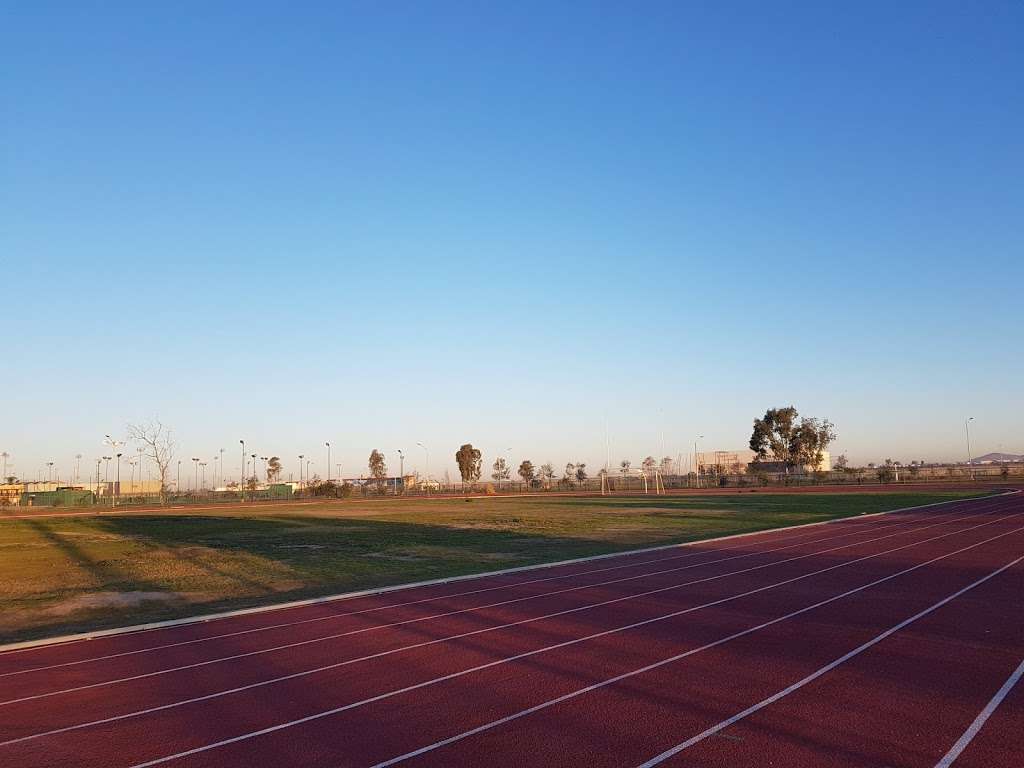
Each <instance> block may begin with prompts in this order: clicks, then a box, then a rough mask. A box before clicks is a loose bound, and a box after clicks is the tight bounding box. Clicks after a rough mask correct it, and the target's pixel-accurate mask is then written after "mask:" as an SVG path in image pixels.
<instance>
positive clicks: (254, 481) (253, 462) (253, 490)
mask: <svg viewBox="0 0 1024 768" xmlns="http://www.w3.org/2000/svg"><path fill="white" fill-rule="evenodd" d="M250 458H251V459H252V492H253V493H256V482H257V480H258V478H257V477H256V454H255V453H254V454H251V455H250Z"/></svg>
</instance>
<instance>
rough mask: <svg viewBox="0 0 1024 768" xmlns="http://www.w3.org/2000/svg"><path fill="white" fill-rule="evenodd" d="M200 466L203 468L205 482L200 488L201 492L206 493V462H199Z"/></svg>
mask: <svg viewBox="0 0 1024 768" xmlns="http://www.w3.org/2000/svg"><path fill="white" fill-rule="evenodd" d="M199 466H200V467H202V468H203V481H202V483H201V484H200V486H199V488H200V489H201V490H204V491H205V490H206V462H205V461H200V462H199Z"/></svg>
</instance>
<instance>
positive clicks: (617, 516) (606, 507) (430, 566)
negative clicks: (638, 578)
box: [0, 493, 971, 642]
mask: <svg viewBox="0 0 1024 768" xmlns="http://www.w3.org/2000/svg"><path fill="white" fill-rule="evenodd" d="M967 495H971V494H957V493H929V494H921V493H893V494H875V493H871V494H867V493H860V494H835V493H831V494H809V493H801V494H793V495H769V494H761V495H758V494H750V495H735V496H706V497H694V496H680V497H623V498H614V497H608V498H593V497H591V498H571V497H555V498H550V497H549V498H536V497H529V498H473V499H472V500H470V501H468V502H467V501H465V500H462V499H455V500H451V499H449V500H437V501H422V500H416V501H402V500H396V501H373V502H358V501H347V502H338V503H333V504H324V505H316V506H310V507H290V508H288V509H287V513H282V511H281V510H274V509H273V508H272V507H262V508H256V509H254V510H252V511H249V510H246V511H244V512H243V511H237V510H235V511H231V510H224V511H218V512H215V513H186V514H179V515H131V516H108V517H77V518H75V517H69V518H36V519H26V520H6V521H2V522H0V642H5V641H13V640H21V639H29V638H36V637H42V636H48V635H55V634H61V633H65V632H77V631H83V630H87V629H98V628H103V627H110V626H119V625H124V624H131V623H138V622H143V621H153V620H160V619H168V618H174V617H181V616H189V615H194V614H197V613H204V612H212V611H216V610H224V609H228V608H239V607H246V606H252V605H260V604H267V603H274V602H281V601H284V600H293V599H298V598H302V597H309V596H314V595H323V594H331V593H336V592H345V591H349V590H355V589H363V588H368V587H376V586H383V585H389V584H400V583H403V582H408V581H418V580H423V579H431V578H439V577H444V576H453V575H460V574H467V573H474V572H481V571H488V570H495V569H498V568H508V567H513V566H518V565H528V564H533V563H541V562H550V561H554V560H561V559H565V558H572V557H583V556H586V555H594V554H602V553H606V552H613V551H617V550H624V549H632V548H636V547H643V546H652V545H657V544H666V543H674V542H685V541H694V540H697V539H704V538H709V537H713V536H723V535H728V534H733V533H742V532H748V531H756V530H763V529H766V528H775V527H781V526H788V525H797V524H800V523H809V522H816V521H822V520H829V519H833V518H838V517H847V516H851V515H859V514H866V513H870V512H880V511H884V510H889V509H896V508H900V507H907V506H913V505H917V504H927V503H930V502H935V501H945V500H949V499H955V498H963V497H965V496H967ZM130 593H145V594H142V595H140V594H134V595H132V594H130ZM119 600H121V601H123V600H128V602H130V603H132V604H128V605H115V604H113V603H116V602H117V601H119Z"/></svg>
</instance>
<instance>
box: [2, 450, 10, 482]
mask: <svg viewBox="0 0 1024 768" xmlns="http://www.w3.org/2000/svg"><path fill="white" fill-rule="evenodd" d="M0 455H2V456H3V459H4V476H3V481H4V482H5V483H6V482H7V460H8V459H9V458H11V454H9V453H8V452H7V451H4V452H3V454H0Z"/></svg>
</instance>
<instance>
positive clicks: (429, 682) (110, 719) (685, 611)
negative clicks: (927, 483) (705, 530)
mask: <svg viewBox="0 0 1024 768" xmlns="http://www.w3.org/2000/svg"><path fill="white" fill-rule="evenodd" d="M1021 514H1024V513H1015V514H1013V515H1008V516H1006V517H1003V518H1000V519H998V520H995V521H991V522H988V523H982V524H981V525H977V526H973V527H971V528H967V529H961V530H958V531H952V532H950V533H946V534H941V535H939V536H934V537H931V538H928V539H925V540H923V541H918V542H913V543H911V544H906V545H903V546H900V547H896V548H893V549H890V550H886V551H884V552H878V553H875V554H873V555H866V556H864V557H861V558H858V559H856V560H852V561H850V562H847V563H839V564H837V565H833V566H829V567H828V568H823V569H821V570H819V571H814V572H812V573H808V574H804V575H802V576H797V577H794V578H790V579H786V580H784V581H780V582H776V583H775V584H769V585H767V586H764V587H759V588H757V589H753V590H749V591H747V592H744V593H741V594H738V595H732V596H730V597H726V598H721V599H718V600H714V601H711V602H708V603H704V604H701V605H697V606H691V607H689V608H685V609H682V610H679V611H674V612H672V613H669V614H665V615H663V616H657V617H654V618H651V619H645V620H643V621H638V622H634V623H632V624H629V625H626V626H622V627H617V628H615V629H610V630H604V631H602V632H596V633H593V634H590V635H587V636H585V637H580V638H575V639H572V640H567V641H564V642H561V643H557V644H554V645H549V646H546V647H543V648H539V649H534V650H532V651H527V652H524V653H520V654H517V655H515V656H511V657H507V658H504V659H497V660H495V661H492V662H488V663H486V664H482V665H479V666H476V667H472V668H469V669H466V670H462V671H459V672H455V673H452V674H449V675H444V676H442V677H438V678H435V679H433V680H427V681H424V682H421V683H417V684H415V685H412V686H408V687H406V688H401V689H398V690H393V691H390V692H387V693H383V694H379V695H377V696H374V697H371V698H368V699H364V700H363V701H358V702H354V703H351V704H347V705H344V706H342V707H338V708H335V709H332V710H328V711H327V712H321V713H317V714H315V715H311V716H309V717H306V718H302V719H300V720H295V721H291V722H289V723H284V724H280V725H277V726H272V727H270V728H269V729H264V730H262V731H257V732H254V733H250V734H243V735H242V736H238V737H234V738H232V739H228V740H226V741H222V742H217V743H215V744H212V745H207V746H205V747H200V748H196V749H193V750H189V751H187V752H184V753H179V754H178V755H173V756H170V757H167V758H162V759H160V760H157V761H155V762H151V763H145V765H155V764H157V763H159V762H165V761H166V760H171V759H174V758H176V757H182V756H185V755H190V754H194V753H196V752H202V751H206V750H207V749H213V748H215V747H218V746H223V745H225V744H229V743H233V742H236V741H241V740H243V739H247V738H251V737H253V736H258V735H261V734H264V733H269V732H272V731H276V730H281V729H283V728H286V727H290V726H292V725H298V724H300V723H304V722H309V721H310V720H316V719H319V718H321V717H326V716H328V715H332V714H337V713H339V712H343V711H346V710H349V709H355V708H356V707H360V706H363V705H366V704H370V703H373V702H376V701H380V700H382V699H387V698H390V697H392V696H396V695H399V694H401V693H406V692H408V691H413V690H417V689H419V688H425V687H427V686H429V685H434V684H436V683H440V682H444V681H446V680H451V679H454V678H458V677H462V676H464V675H467V674H470V673H472V672H477V671H480V670H483V669H488V668H491V667H496V666H499V665H502V664H507V663H510V662H513V661H517V660H519V659H523V658H527V657H531V656H535V655H537V654H540V653H545V652H547V651H551V650H556V649H558V648H564V647H567V646H571V645H576V644H578V643H582V642H584V641H587V640H592V639H595V638H598V637H605V636H608V635H612V634H616V633H619V632H623V631H627V630H630V629H635V628H637V627H641V626H645V625H648V624H653V623H656V622H659V621H664V620H666V619H671V618H675V617H677V616H682V615H684V614H689V613H693V612H695V611H698V610H702V609H704V608H709V607H713V606H717V605H722V604H724V603H728V602H731V601H733V600H737V599H740V598H743V597H748V596H750V595H754V594H758V593H761V592H765V591H767V590H769V589H774V588H776V587H780V586H784V585H786V584H792V583H794V582H797V581H801V580H803V579H807V578H810V577H812V576H817V575H820V574H822V573H826V572H829V571H834V570H836V569H839V568H844V567H846V566H848V565H853V564H855V563H858V562H862V561H864V560H871V559H873V558H876V557H881V556H883V555H886V554H891V553H892V552H897V551H901V550H904V549H909V548H911V547H914V546H918V545H920V544H925V543H928V542H930V541H934V540H937V539H943V538H947V537H949V536H953V535H957V534H960V533H965V532H966V531H970V530H974V529H975V528H983V527H985V526H988V525H992V524H994V523H997V522H1003V521H1005V520H1007V519H1010V518H1012V517H1018V516H1019V515H1021ZM1021 530H1024V528H1018V529H1014V530H1012V531H1008V532H1005V533H1002V534H998V535H997V536H993V537H991V538H989V539H985V540H984V541H982V542H979V543H977V544H973V545H970V546H968V547H964V548H962V549H960V550H957V551H956V552H952V553H949V554H947V555H943V556H940V557H937V558H934V559H933V560H930V561H928V563H925V564H922V565H918V566H914V567H912V568H909V569H907V570H906V571H903V572H901V573H908V572H910V571H913V570H917V568H920V567H923V565H927V564H930V563H932V562H935V561H937V560H942V559H945V558H946V557H951V556H953V555H955V554H958V553H960V552H964V551H967V550H969V549H973V548H974V547H977V546H981V545H982V544H985V543H988V542H989V541H993V540H995V539H998V538H1001V537H1003V536H1007V535H1010V534H1011V533H1016V532H1019V531H1021ZM897 575H900V574H895V575H893V576H889V577H885V578H883V579H881V580H879V581H878V582H877V583H881V582H882V581H886V580H888V579H890V578H895V576H897ZM869 586H870V585H869ZM864 588H866V587H864ZM855 591H857V590H855ZM850 594H852V592H851V593H850ZM621 599H624V598H618V599H617V600H611V601H608V602H617V601H618V600H621ZM836 599H838V598H836ZM826 602H828V601H826ZM822 604H824V603H822ZM807 610H810V609H807ZM570 612H572V611H566V612H563V613H570ZM556 615H557V614H556ZM794 615H797V614H794ZM536 620H539V619H528V620H524V621H520V622H514V623H512V624H510V625H508V626H516V625H520V624H526V623H529V622H530V621H536ZM500 628H501V627H493V628H488V629H485V630H476V631H474V632H467V633H464V634H463V635H456V636H454V637H452V638H443V639H439V640H432V641H427V642H424V643H419V644H417V645H414V646H409V648H415V647H423V646H428V645H433V644H436V643H438V642H443V641H445V640H451V639H456V638H458V637H464V636H468V635H475V634H481V633H483V632H487V631H492V630H494V629H500ZM409 648H399V649H393V650H391V651H382V652H380V653H377V654H373V655H371V656H367V657H363V658H360V659H350V660H348V661H344V662H339V663H337V664H332V665H328V666H326V667H322V668H319V669H316V670H307V671H305V672H299V673H294V674H291V675H286V676H284V677H281V678H278V679H275V680H269V681H263V682H260V683H253V684H250V685H246V686H241V687H239V688H236V689H232V690H230V691H221V692H218V693H214V694H208V695H206V696H198V697H195V698H192V699H187V700H183V701H178V702H173V703H171V704H164V705H160V706H156V707H150V708H148V709H144V710H139V711H137V712H129V713H125V714H122V715H116V716H113V717H108V718H103V719H101V720H95V721H91V722H86V723H79V724H77V725H72V726H66V727H63V728H58V729H53V730H50V731H45V732H41V733H36V734H31V735H29V736H23V737H19V738H16V739H11V740H9V741H5V742H0V747H3V746H7V745H12V744H17V743H20V742H25V741H30V740H35V739H38V738H42V737H45V736H52V735H56V734H60V733H66V732H69V731H75V730H80V729H82V728H88V727H93V726H97V725H102V724H107V723H112V722H117V721H120V720H126V719H129V718H134V717H138V716H141V715H146V714H151V713H154V712H160V711H164V710H168V709H172V708H175V707H179V706H182V705H185V704H191V703H197V702H201V701H208V700H211V699H215V698H219V697H221V696H225V695H229V694H232V693H238V692H241V691H245V690H249V689H252V688H257V687H261V686H264V685H269V684H271V683H274V682H281V681H283V680H289V679H295V678H297V677H302V676H305V675H309V674H313V673H314V672H321V671H325V670H328V669H334V668H338V667H343V666H346V665H348V664H353V663H357V662H359V661H364V660H367V659H371V658H379V657H382V656H387V655H389V654H392V653H396V652H399V651H402V650H408V649H409Z"/></svg>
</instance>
